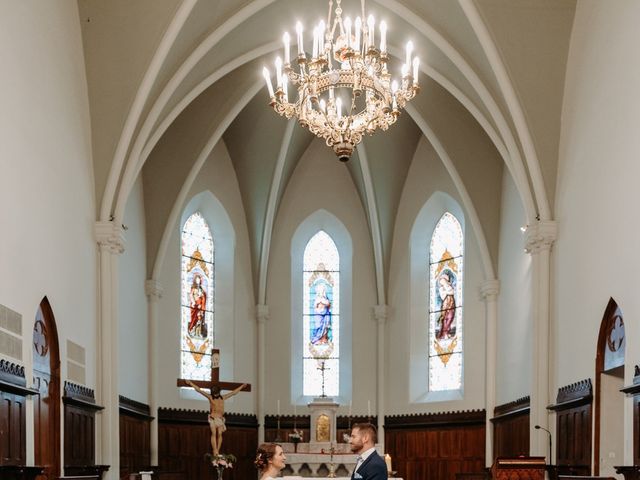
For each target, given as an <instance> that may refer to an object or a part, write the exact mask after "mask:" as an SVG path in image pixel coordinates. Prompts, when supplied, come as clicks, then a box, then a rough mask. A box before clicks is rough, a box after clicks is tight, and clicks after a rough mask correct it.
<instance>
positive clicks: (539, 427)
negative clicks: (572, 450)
mask: <svg viewBox="0 0 640 480" xmlns="http://www.w3.org/2000/svg"><path fill="white" fill-rule="evenodd" d="M533 428H535V429H536V430H544V431H545V432H547V433H548V434H549V465H551V452H552V448H551V437H552V436H551V432H550V431H549V430H547V429H546V428H544V427H541V426H540V425H535V426H534V427H533Z"/></svg>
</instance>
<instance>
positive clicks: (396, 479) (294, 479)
mask: <svg viewBox="0 0 640 480" xmlns="http://www.w3.org/2000/svg"><path fill="white" fill-rule="evenodd" d="M307 478H327V477H297V476H295V475H285V476H284V477H282V479H283V480H305V479H307ZM389 479H390V480H391V479H393V480H402V478H400V477H389ZM335 480H351V477H336V478H335Z"/></svg>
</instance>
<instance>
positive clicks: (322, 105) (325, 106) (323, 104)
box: [320, 98, 327, 113]
mask: <svg viewBox="0 0 640 480" xmlns="http://www.w3.org/2000/svg"><path fill="white" fill-rule="evenodd" d="M320 110H322V113H324V112H325V111H326V110H327V104H326V102H325V101H324V98H323V99H322V100H320Z"/></svg>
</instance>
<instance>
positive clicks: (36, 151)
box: [0, 1, 97, 387]
mask: <svg viewBox="0 0 640 480" xmlns="http://www.w3.org/2000/svg"><path fill="white" fill-rule="evenodd" d="M0 62H1V64H2V74H1V75H0V105H1V106H2V107H1V109H2V114H1V115H0V231H1V234H0V271H1V272H2V275H0V303H3V304H5V305H7V306H8V307H10V308H12V309H13V310H16V311H18V312H19V313H21V314H22V315H23V336H24V343H23V356H24V363H25V364H26V365H27V366H28V367H29V368H30V365H31V355H32V351H31V341H32V337H31V335H32V329H33V321H34V317H35V313H36V310H37V308H38V305H39V303H40V301H41V300H42V298H43V297H44V296H45V295H46V296H47V298H48V299H49V301H50V303H51V307H52V308H53V313H54V316H55V319H56V323H57V327H58V338H59V343H60V350H61V352H60V353H61V358H62V371H61V373H62V378H63V380H64V379H65V376H66V362H65V358H66V340H67V339H71V340H73V341H74V342H76V343H78V344H80V345H81V346H83V347H84V348H86V349H87V377H86V380H87V384H88V385H89V386H91V387H93V386H94V383H95V372H94V368H95V359H94V345H95V341H96V338H95V335H96V328H95V323H96V322H95V319H96V288H97V287H96V265H97V263H96V262H97V260H96V243H95V240H94V235H93V225H94V220H95V214H94V212H95V200H94V192H93V172H92V166H91V165H92V164H91V133H90V120H89V106H88V100H87V86H86V79H85V70H84V58H83V53H82V43H81V36H80V29H79V22H78V11H77V5H76V3H75V2H67V1H51V2H45V3H42V2H38V1H20V2H2V3H1V4H0ZM27 378H31V375H30V373H29V372H28V373H27Z"/></svg>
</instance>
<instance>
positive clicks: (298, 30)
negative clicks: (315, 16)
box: [296, 22, 304, 55]
mask: <svg viewBox="0 0 640 480" xmlns="http://www.w3.org/2000/svg"><path fill="white" fill-rule="evenodd" d="M296 35H297V39H298V55H303V54H304V46H303V45H302V24H301V23H300V22H298V23H296Z"/></svg>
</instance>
